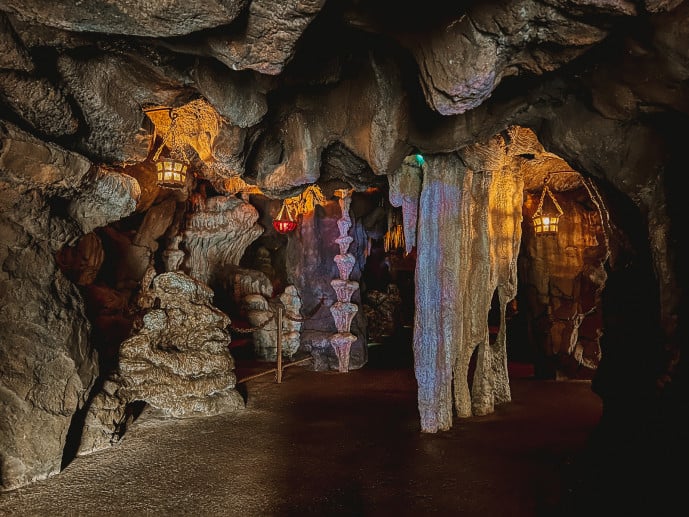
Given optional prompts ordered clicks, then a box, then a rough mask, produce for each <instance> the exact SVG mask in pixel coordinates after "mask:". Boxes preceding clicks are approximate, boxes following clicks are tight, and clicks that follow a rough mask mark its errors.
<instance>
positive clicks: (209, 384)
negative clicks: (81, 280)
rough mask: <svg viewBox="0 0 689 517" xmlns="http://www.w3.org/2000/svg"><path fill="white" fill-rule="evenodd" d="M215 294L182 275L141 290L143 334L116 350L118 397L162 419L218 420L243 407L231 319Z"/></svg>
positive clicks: (158, 279) (161, 277)
mask: <svg viewBox="0 0 689 517" xmlns="http://www.w3.org/2000/svg"><path fill="white" fill-rule="evenodd" d="M212 299H213V292H212V291H211V290H210V289H209V288H208V287H206V286H205V285H203V284H201V283H199V282H197V281H195V280H194V279H192V278H190V277H188V276H187V275H185V274H183V273H180V272H169V273H163V274H161V275H158V276H156V277H154V278H153V280H152V282H151V286H150V288H144V289H143V290H142V293H141V296H140V302H139V303H140V306H141V308H142V309H143V311H144V314H143V317H142V321H141V328H140V329H139V330H138V331H136V332H135V333H134V335H133V336H132V337H130V338H129V339H127V340H125V341H124V342H123V343H122V345H121V348H120V365H119V373H120V377H121V382H122V385H123V389H122V392H123V393H122V395H123V396H124V397H125V398H126V399H127V400H128V401H130V402H131V401H137V400H141V401H145V402H146V403H148V404H150V405H151V406H153V407H154V408H157V409H158V410H160V412H161V413H162V414H163V415H166V416H170V417H175V418H189V417H198V416H209V415H216V414H219V413H225V412H228V411H234V410H236V409H239V408H242V407H243V406H244V401H243V399H242V397H241V395H240V394H239V393H238V392H237V390H235V383H236V380H237V379H236V376H235V374H234V360H233V359H232V356H231V355H230V353H229V350H228V344H229V343H230V336H229V333H228V332H227V330H226V329H227V326H228V325H229V324H230V320H229V318H228V317H227V316H226V315H225V314H224V313H222V312H220V311H219V310H217V309H216V308H215V307H213V305H212V303H211V301H212Z"/></svg>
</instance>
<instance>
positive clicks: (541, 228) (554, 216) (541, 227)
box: [532, 176, 562, 235]
mask: <svg viewBox="0 0 689 517" xmlns="http://www.w3.org/2000/svg"><path fill="white" fill-rule="evenodd" d="M546 197H548V198H549V199H550V201H551V203H552V205H553V208H554V209H555V210H547V209H545V208H544V201H545V199H546ZM561 215H562V208H560V204H559V203H558V202H557V199H555V196H553V193H552V192H551V191H550V188H549V187H548V177H547V176H546V178H545V181H544V182H543V191H542V192H541V199H540V201H539V202H538V208H536V211H535V212H534V214H533V217H532V220H533V227H534V232H536V235H555V234H556V233H557V231H558V227H559V224H560V216H561Z"/></svg>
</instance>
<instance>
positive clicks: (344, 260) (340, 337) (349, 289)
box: [330, 189, 359, 373]
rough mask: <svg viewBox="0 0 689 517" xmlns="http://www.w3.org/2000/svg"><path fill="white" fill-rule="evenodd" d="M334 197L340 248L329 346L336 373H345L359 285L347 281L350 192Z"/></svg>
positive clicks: (350, 257)
mask: <svg viewBox="0 0 689 517" xmlns="http://www.w3.org/2000/svg"><path fill="white" fill-rule="evenodd" d="M335 195H336V196H337V197H339V198H340V199H339V204H340V210H341V211H342V217H341V218H340V219H339V220H338V221H337V227H338V228H339V230H340V236H339V237H338V238H337V239H335V242H337V244H338V245H339V246H340V253H339V254H338V255H336V256H335V259H334V260H335V263H336V264H337V270H338V271H339V273H340V276H339V278H335V279H333V280H332V281H331V282H330V285H331V286H332V287H333V289H334V290H335V294H336V295H337V301H336V302H335V303H334V304H332V306H331V307H330V312H331V314H332V315H333V319H334V320H335V326H336V327H337V333H335V334H333V335H332V336H331V337H330V345H331V346H332V347H333V349H334V350H335V354H336V355H337V360H338V369H339V371H340V372H343V373H345V372H348V371H349V351H350V348H351V346H352V343H353V342H354V341H356V336H355V335H354V334H352V333H351V332H350V326H351V324H352V320H353V319H354V316H356V313H357V312H358V311H359V307H357V305H356V304H354V303H352V302H351V298H352V294H353V293H354V291H356V290H357V289H359V282H355V281H354V280H349V275H350V274H351V272H352V268H353V267H354V262H355V258H354V255H352V254H351V253H348V252H347V250H348V249H349V245H350V244H351V243H352V241H353V240H354V239H353V238H352V237H350V236H349V235H348V233H349V229H350V228H351V227H352V220H351V218H350V217H349V205H350V203H351V202H352V197H351V192H350V191H349V190H344V189H340V190H337V191H335Z"/></svg>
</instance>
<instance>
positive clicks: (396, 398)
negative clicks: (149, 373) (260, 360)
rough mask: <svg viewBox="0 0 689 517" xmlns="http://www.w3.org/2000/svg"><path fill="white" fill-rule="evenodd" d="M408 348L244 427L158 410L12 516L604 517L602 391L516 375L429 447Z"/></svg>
mask: <svg viewBox="0 0 689 517" xmlns="http://www.w3.org/2000/svg"><path fill="white" fill-rule="evenodd" d="M396 346H397V345H395V343H388V344H386V345H382V346H378V347H372V348H370V350H369V362H368V363H367V365H366V366H365V367H364V368H361V369H359V370H354V371H351V372H349V373H347V374H341V373H337V372H325V373H323V372H314V371H310V370H309V369H308V367H305V366H293V367H291V368H287V369H286V370H285V372H284V377H283V382H282V383H281V384H278V383H276V381H275V377H274V375H272V374H271V375H266V376H262V377H258V378H254V379H252V380H249V381H247V382H245V383H242V384H240V387H242V389H241V391H242V392H243V395H244V396H245V397H246V400H247V404H246V408H245V409H244V410H242V411H239V412H236V413H233V414H229V415H223V416H216V417H209V418H204V419H193V420H178V421H170V420H159V419H157V418H156V417H155V416H153V415H152V414H150V413H147V412H146V411H144V412H143V413H142V415H141V416H140V417H139V419H138V420H137V421H136V422H134V424H133V425H132V426H131V427H130V429H129V431H128V432H127V433H126V434H125V436H124V438H123V439H122V440H121V441H120V442H119V443H118V444H117V445H115V446H114V447H112V448H111V449H108V450H105V451H100V452H96V453H93V454H90V455H87V456H82V457H78V458H76V459H75V460H74V461H73V462H72V463H70V464H69V465H68V466H67V467H66V468H65V469H64V470H63V472H62V473H60V474H59V475H57V476H53V477H51V478H49V479H46V480H43V481H39V482H36V483H34V484H32V485H29V486H25V487H22V488H19V489H16V490H14V491H11V492H6V493H3V494H0V515H22V516H29V515H41V516H59V515H94V516H96V515H97V516H104V515H127V514H129V515H141V514H145V515H190V514H193V515H198V516H201V515H212V516H215V515H231V516H235V515H236V516H240V515H241V516H254V515H255V516H267V515H274V516H283V515H284V516H290V515H295V516H296V515H324V516H326V515H327V516H332V515H349V516H353V515H382V516H386V515H397V516H399V515H415V516H418V515H462V516H474V515H475V516H479V515H480V516H513V517H515V516H516V517H518V516H535V515H543V516H545V515H553V516H554V515H592V514H595V512H594V511H593V510H595V508H596V502H595V491H591V490H587V491H586V493H584V492H583V491H582V490H583V489H584V487H586V486H587V484H586V480H590V479H591V473H590V472H587V471H586V468H588V467H587V465H588V463H587V462H586V461H585V459H584V458H586V456H587V454H586V444H587V440H588V437H589V435H590V434H591V432H592V430H593V429H594V427H596V424H597V422H598V421H599V418H600V415H601V403H600V399H599V398H598V396H597V395H595V394H594V393H593V392H592V390H591V384H590V382H588V381H544V380H536V379H534V378H530V377H528V376H524V375H520V374H519V372H520V369H519V368H518V365H512V372H513V376H512V378H511V387H512V398H513V401H512V402H511V403H508V404H505V405H502V406H499V407H498V408H497V410H496V412H495V413H494V414H492V415H489V416H485V417H474V418H470V419H464V420H457V419H456V420H455V423H454V427H453V428H452V429H451V430H449V431H447V432H440V433H437V434H427V433H421V432H420V430H419V422H418V413H417V409H416V382H415V379H414V376H413V371H412V370H411V368H410V351H409V350H408V349H404V346H403V345H399V348H400V350H396V349H395V347H396ZM521 371H522V372H523V369H521ZM514 372H517V373H516V374H515V373H514ZM589 488H590V487H589ZM613 514H614V513H613Z"/></svg>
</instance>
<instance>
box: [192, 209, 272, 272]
mask: <svg viewBox="0 0 689 517" xmlns="http://www.w3.org/2000/svg"><path fill="white" fill-rule="evenodd" d="M197 206H198V208H197V210H196V211H194V212H192V213H190V214H189V216H188V218H187V221H186V227H185V229H184V233H183V241H184V246H185V248H186V250H187V251H188V254H187V256H186V257H185V259H184V262H183V267H184V268H185V269H186V270H187V271H189V275H190V276H192V277H193V278H196V279H197V280H199V281H201V282H205V283H213V282H214V281H215V280H216V277H218V276H224V274H225V271H226V270H227V268H228V266H237V265H239V260H240V259H241V258H242V255H243V254H244V251H245V250H246V248H247V246H248V245H249V244H251V243H252V242H253V241H254V240H256V238H257V237H258V236H259V235H261V233H263V228H262V227H261V226H260V225H259V224H257V223H256V221H257V220H258V213H257V212H256V209H255V208H254V207H253V206H252V205H250V204H249V203H246V202H245V201H243V200H241V199H238V198H236V197H228V196H213V197H210V198H208V199H205V200H204V199H203V198H200V201H199V204H198V205H197Z"/></svg>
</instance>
